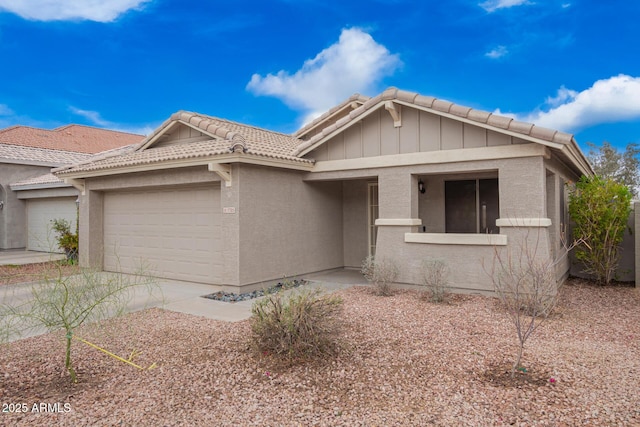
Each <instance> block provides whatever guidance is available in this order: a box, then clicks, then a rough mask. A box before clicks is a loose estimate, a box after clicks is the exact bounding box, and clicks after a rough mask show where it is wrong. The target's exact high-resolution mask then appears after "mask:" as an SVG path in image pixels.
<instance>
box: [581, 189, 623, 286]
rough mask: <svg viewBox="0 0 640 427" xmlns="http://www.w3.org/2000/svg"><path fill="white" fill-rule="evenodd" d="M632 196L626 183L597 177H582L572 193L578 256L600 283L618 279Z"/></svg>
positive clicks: (585, 267) (588, 271)
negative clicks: (621, 244)
mask: <svg viewBox="0 0 640 427" xmlns="http://www.w3.org/2000/svg"><path fill="white" fill-rule="evenodd" d="M631 198H632V195H631V192H630V191H629V188H628V187H627V186H626V185H624V184H620V183H617V182H615V181H613V180H612V179H605V178H601V177H598V176H594V177H586V176H583V177H582V178H580V180H579V181H578V182H577V183H576V188H575V191H573V192H572V193H571V194H570V195H569V214H570V215H571V219H572V221H573V223H574V226H573V236H574V238H575V239H577V240H580V244H579V245H578V246H577V247H576V251H575V255H576V258H577V259H578V261H580V262H581V263H582V264H583V265H584V272H585V273H587V274H591V275H593V276H594V277H595V279H596V281H597V282H599V283H602V284H609V283H611V281H612V280H613V279H614V278H615V272H616V269H617V267H618V262H619V261H620V253H619V247H620V243H621V242H622V238H623V237H624V230H625V228H626V227H627V219H628V218H629V213H630V212H631Z"/></svg>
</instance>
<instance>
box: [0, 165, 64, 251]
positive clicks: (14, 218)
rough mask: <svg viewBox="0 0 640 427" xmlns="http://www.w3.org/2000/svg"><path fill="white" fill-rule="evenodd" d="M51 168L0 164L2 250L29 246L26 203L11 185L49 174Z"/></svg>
mask: <svg viewBox="0 0 640 427" xmlns="http://www.w3.org/2000/svg"><path fill="white" fill-rule="evenodd" d="M50 170H51V168H50V167H49V166H30V165H18V164H12V163H0V185H1V186H2V189H1V190H2V191H0V196H1V197H2V198H3V201H4V206H3V208H2V209H0V249H17V248H24V247H26V245H27V212H26V203H25V201H24V200H21V199H19V198H18V193H16V192H15V191H12V190H11V188H10V186H9V184H11V183H14V182H18V181H21V180H23V179H27V178H32V177H35V176H38V175H42V174H45V173H48V172H49V171H50Z"/></svg>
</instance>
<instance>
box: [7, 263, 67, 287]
mask: <svg viewBox="0 0 640 427" xmlns="http://www.w3.org/2000/svg"><path fill="white" fill-rule="evenodd" d="M78 270H79V267H78V266H77V265H70V264H67V263H64V262H58V261H51V262H41V263H36V264H25V265H0V285H10V284H14V283H24V282H35V281H37V280H40V279H42V277H43V275H49V276H52V277H58V274H61V275H62V276H68V275H70V274H74V273H77V272H78Z"/></svg>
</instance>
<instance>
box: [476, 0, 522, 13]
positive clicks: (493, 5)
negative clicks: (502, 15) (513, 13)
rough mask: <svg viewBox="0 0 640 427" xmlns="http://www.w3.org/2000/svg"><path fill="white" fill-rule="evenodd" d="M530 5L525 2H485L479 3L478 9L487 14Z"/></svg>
mask: <svg viewBox="0 0 640 427" xmlns="http://www.w3.org/2000/svg"><path fill="white" fill-rule="evenodd" d="M526 4H530V3H529V1H527V0H487V1H485V2H483V3H480V7H481V8H483V9H484V10H486V11H487V12H489V13H491V12H495V11H496V10H498V9H506V8H509V7H513V6H522V5H526Z"/></svg>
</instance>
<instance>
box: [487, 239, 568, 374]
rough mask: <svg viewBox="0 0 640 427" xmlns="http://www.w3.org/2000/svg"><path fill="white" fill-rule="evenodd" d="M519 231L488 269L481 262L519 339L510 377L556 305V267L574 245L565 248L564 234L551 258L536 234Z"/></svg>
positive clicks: (557, 298) (498, 253) (495, 256)
mask: <svg viewBox="0 0 640 427" xmlns="http://www.w3.org/2000/svg"><path fill="white" fill-rule="evenodd" d="M519 231H520V232H521V234H522V239H521V240H520V243H517V244H515V246H514V247H511V248H505V250H500V249H498V248H494V257H493V262H492V264H491V267H490V268H487V266H486V265H484V263H483V267H484V269H485V272H486V273H487V274H488V275H489V277H490V278H491V280H492V282H493V285H494V287H495V292H496V294H497V295H498V298H499V299H500V301H501V302H502V304H503V305H504V307H505V309H506V312H507V314H508V316H509V318H510V319H511V321H512V323H513V326H514V327H515V331H516V335H517V337H518V344H519V346H518V352H517V355H516V359H515V363H514V364H513V367H512V369H511V376H513V375H514V374H515V372H516V370H517V369H518V367H519V366H520V362H521V360H522V353H523V350H524V345H525V343H526V342H527V340H528V339H529V337H531V335H532V334H533V333H534V332H535V331H536V330H537V329H538V328H539V327H540V326H541V325H542V324H543V323H544V322H545V320H546V319H547V318H548V316H549V314H551V312H552V311H553V309H554V308H555V307H556V305H557V304H558V300H559V291H560V285H561V283H559V282H558V280H557V278H556V267H557V266H558V264H559V263H560V262H563V261H565V260H566V257H567V256H568V253H569V251H570V250H571V249H572V248H573V247H574V246H575V243H573V244H571V245H570V246H568V245H567V243H566V239H565V238H564V233H563V234H562V236H561V241H562V245H561V251H559V253H558V254H557V256H556V258H555V259H551V257H549V256H545V254H544V253H543V252H544V251H543V249H542V248H541V247H540V235H539V234H538V235H537V236H531V230H530V229H528V228H527V229H526V230H522V229H520V230H519ZM538 233H539V232H538Z"/></svg>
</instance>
